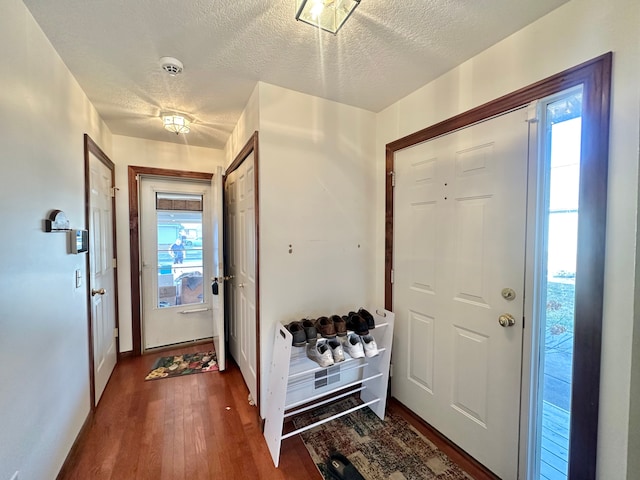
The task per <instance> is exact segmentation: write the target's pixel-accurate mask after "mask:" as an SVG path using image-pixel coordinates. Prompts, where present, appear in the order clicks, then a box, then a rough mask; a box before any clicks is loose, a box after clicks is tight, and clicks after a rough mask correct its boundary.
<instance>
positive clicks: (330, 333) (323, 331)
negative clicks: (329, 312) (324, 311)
mask: <svg viewBox="0 0 640 480" xmlns="http://www.w3.org/2000/svg"><path fill="white" fill-rule="evenodd" d="M332 318H333V317H332ZM332 318H329V317H318V319H317V320H316V328H317V329H318V332H320V335H322V336H323V337H324V338H335V336H336V327H335V325H334V324H333V319H332Z"/></svg>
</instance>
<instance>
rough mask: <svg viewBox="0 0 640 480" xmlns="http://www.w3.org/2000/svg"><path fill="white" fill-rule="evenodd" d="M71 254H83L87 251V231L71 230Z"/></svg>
mask: <svg viewBox="0 0 640 480" xmlns="http://www.w3.org/2000/svg"><path fill="white" fill-rule="evenodd" d="M69 240H70V242H71V253H83V252H86V251H88V250H89V231H88V230H71V235H70V239H69Z"/></svg>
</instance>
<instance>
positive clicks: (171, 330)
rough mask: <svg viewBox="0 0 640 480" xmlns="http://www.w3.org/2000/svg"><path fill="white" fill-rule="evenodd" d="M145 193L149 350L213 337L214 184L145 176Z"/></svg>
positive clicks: (143, 241)
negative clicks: (212, 188) (212, 190)
mask: <svg viewBox="0 0 640 480" xmlns="http://www.w3.org/2000/svg"><path fill="white" fill-rule="evenodd" d="M140 192H141V200H140V224H141V234H140V244H141V249H140V250H141V258H142V338H143V348H144V349H145V350H146V349H150V348H155V347H162V346H167V345H173V344H177V343H183V342H189V341H194V340H201V339H208V338H212V336H213V322H212V321H211V315H212V313H211V310H212V299H211V296H212V295H211V284H210V282H209V279H210V278H211V276H212V275H211V274H212V264H213V262H212V252H213V233H212V228H211V224H212V222H211V219H212V213H211V208H212V200H211V184H210V183H209V182H208V181H206V182H203V181H196V180H184V179H182V180H181V179H166V178H158V177H141V180H140Z"/></svg>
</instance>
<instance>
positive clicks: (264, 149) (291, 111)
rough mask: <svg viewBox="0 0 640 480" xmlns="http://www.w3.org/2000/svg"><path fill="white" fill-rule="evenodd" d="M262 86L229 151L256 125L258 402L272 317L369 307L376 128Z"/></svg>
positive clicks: (344, 109) (347, 111) (330, 105)
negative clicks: (257, 149) (259, 340)
mask: <svg viewBox="0 0 640 480" xmlns="http://www.w3.org/2000/svg"><path fill="white" fill-rule="evenodd" d="M258 87H259V88H258V92H257V94H256V92H254V95H253V96H252V99H256V100H257V105H256V101H255V100H252V101H250V102H249V104H248V105H247V109H246V110H245V114H244V115H243V117H242V121H241V122H240V123H239V125H238V127H237V129H238V132H237V133H234V137H233V138H234V139H235V140H234V141H233V143H234V145H231V144H229V145H228V150H230V151H231V152H233V154H232V155H230V156H229V158H230V159H233V158H234V157H235V154H236V153H237V152H238V150H239V149H240V148H242V147H243V146H244V144H245V143H246V141H247V139H248V137H249V136H250V135H251V134H252V133H253V131H254V130H256V129H257V130H259V139H260V143H259V154H260V157H259V182H260V187H259V188H260V194H259V195H260V282H261V283H260V307H261V327H260V333H261V347H260V348H261V368H262V370H261V372H262V374H261V388H262V395H263V397H262V398H263V399H264V398H266V392H267V386H268V385H267V379H268V375H269V366H270V364H271V354H272V348H273V335H274V333H275V326H276V324H278V323H288V322H291V321H292V320H299V319H301V318H303V317H305V316H310V317H314V318H315V317H318V316H320V315H332V314H334V313H337V314H346V313H347V312H348V311H349V310H353V309H357V308H358V307H360V306H369V305H371V302H372V300H373V295H372V293H373V273H374V271H373V268H372V262H371V260H372V255H373V251H374V250H373V249H374V245H375V240H374V211H373V209H372V204H373V201H374V199H375V184H374V173H375V172H374V169H373V167H374V150H373V147H374V142H373V139H374V138H375V128H376V126H375V115H374V114H373V113H371V112H368V111H365V110H361V109H358V108H354V107H350V106H346V105H341V104H338V103H335V102H330V101H327V100H323V99H321V98H317V97H312V96H309V95H306V94H302V93H298V92H294V91H291V90H287V89H284V88H280V87H276V86H273V85H269V84H265V83H259V85H258ZM256 119H258V120H259V121H258V125H257V127H256ZM290 245H291V247H289V246H290ZM290 249H291V250H292V253H289V250H290ZM261 407H262V408H261V414H262V416H264V415H265V409H264V407H265V403H264V401H263V402H262V405H261Z"/></svg>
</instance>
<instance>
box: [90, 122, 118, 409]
mask: <svg viewBox="0 0 640 480" xmlns="http://www.w3.org/2000/svg"><path fill="white" fill-rule="evenodd" d="M90 155H94V156H95V157H96V158H97V159H98V160H100V161H101V162H102V163H103V164H104V165H106V166H107V168H108V169H109V170H111V188H112V189H114V192H115V164H114V163H113V162H112V161H111V159H109V157H108V156H107V155H106V154H105V153H104V152H103V151H102V149H101V148H100V147H99V146H98V145H97V144H96V143H95V142H94V141H93V140H92V139H91V137H90V136H89V135H87V134H86V133H85V134H84V187H85V221H84V224H85V225H86V226H87V228H88V226H89V222H90V219H91V211H90V210H91V206H90V203H91V169H90V165H89V156H90ZM111 211H112V212H113V215H112V220H111V221H112V234H113V239H112V242H113V258H114V259H115V260H116V268H114V269H113V271H114V276H113V277H114V278H113V285H114V289H113V290H114V292H113V297H114V302H115V313H114V315H115V326H116V329H118V328H119V315H118V275H117V274H116V273H115V272H117V258H118V249H117V245H116V216H115V211H116V197H115V195H112V197H111ZM85 265H86V268H85V271H86V272H87V277H88V279H90V278H91V272H90V268H91V267H90V262H89V255H86V256H85ZM90 283H91V282H90V281H89V280H87V281H86V282H85V287H86V288H85V290H86V295H87V298H88V299H90V298H91V293H90V292H91V284H90ZM91 317H92V308H91V301H90V300H89V301H87V320H88V321H87V331H88V333H89V335H88V342H89V345H88V347H89V398H90V400H91V411H94V410H95V408H96V386H95V373H94V372H95V367H94V363H95V352H94V351H93V345H94V343H93V334H94V332H93V322H92V321H91V320H92V318H91ZM116 352H120V338H119V337H116ZM118 354H119V353H118ZM117 362H118V355H116V364H117Z"/></svg>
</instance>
